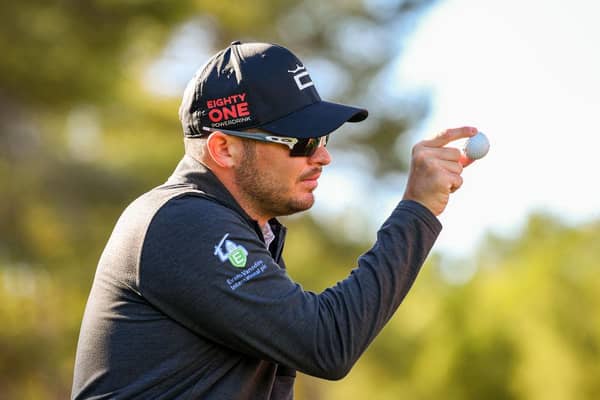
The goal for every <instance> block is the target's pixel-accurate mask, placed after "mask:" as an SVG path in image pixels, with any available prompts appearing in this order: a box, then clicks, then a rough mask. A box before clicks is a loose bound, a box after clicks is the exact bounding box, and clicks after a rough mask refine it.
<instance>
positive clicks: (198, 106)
mask: <svg viewBox="0 0 600 400" xmlns="http://www.w3.org/2000/svg"><path fill="white" fill-rule="evenodd" d="M366 117H367V111H366V110H364V109H360V108H355V107H350V106H346V105H342V104H335V103H330V102H325V101H322V100H321V99H320V97H319V95H318V93H317V91H316V88H315V86H314V84H313V82H312V80H311V78H310V75H309V74H308V72H307V70H306V68H305V67H304V65H303V64H302V62H301V61H300V60H299V59H298V58H296V56H294V55H293V54H292V53H291V52H290V51H289V50H287V49H285V48H283V47H280V46H277V45H271V44H264V43H244V44H242V43H240V42H234V43H232V44H231V45H230V46H229V47H227V48H226V49H224V50H222V51H221V52H219V53H217V54H216V55H215V56H213V57H212V58H211V59H210V60H209V61H208V62H207V64H205V65H204V67H202V68H201V69H200V70H199V71H198V73H197V74H196V76H195V77H194V78H193V79H192V81H191V82H190V84H189V85H188V87H187V89H186V91H185V93H184V98H183V102H182V105H181V108H180V118H181V121H182V124H183V131H184V136H185V139H184V141H185V146H186V154H185V156H184V158H183V159H182V161H181V162H180V163H179V165H178V166H177V168H176V170H175V172H174V173H173V175H172V176H171V177H170V178H169V180H168V181H167V182H166V183H165V184H164V185H162V186H159V187H157V188H155V189H153V190H151V191H150V192H148V193H146V194H144V195H143V196H141V197H140V198H138V199H137V200H135V201H134V202H133V203H132V204H131V205H130V206H129V207H128V208H127V209H126V210H125V212H124V213H123V215H122V216H121V217H120V219H119V221H118V222H117V225H116V227H115V229H114V231H113V233H112V235H111V237H110V239H109V241H108V244H107V246H106V248H105V250H104V252H103V254H102V256H101V259H100V262H99V265H98V269H97V272H96V276H95V279H94V283H93V286H92V290H91V293H90V297H89V300H88V304H87V306H86V310H85V314H84V318H83V322H82V327H81V333H80V338H79V343H78V348H77V355H76V361H75V373H74V382H73V393H72V397H73V398H75V399H84V398H93V399H108V398H110V399H130V398H140V399H175V398H178V399H179V398H181V399H291V398H292V396H293V383H294V377H295V375H296V370H299V371H302V372H304V373H306V374H310V375H314V376H317V377H322V378H325V379H340V378H342V377H343V376H344V375H346V374H347V373H348V371H349V370H350V368H351V367H352V365H353V364H354V363H355V361H356V360H357V359H358V358H359V356H360V355H361V354H362V353H363V351H364V350H365V349H366V348H367V346H368V345H369V343H371V341H372V340H373V339H374V338H375V336H376V335H377V334H378V332H379V331H380V330H381V329H382V327H383V326H384V324H385V323H386V322H387V321H388V320H389V319H390V318H391V317H392V315H393V313H394V311H395V310H396V308H397V307H398V306H399V304H400V302H401V301H402V299H403V298H404V296H405V295H406V293H407V292H408V290H409V288H410V287H411V285H412V283H413V281H414V280H415V278H416V276H417V273H418V271H419V269H420V267H421V265H422V263H423V262H424V260H425V258H426V256H427V254H428V252H429V250H430V249H431V247H432V245H433V243H434V241H435V239H436V237H437V235H438V234H439V232H440V229H441V225H440V223H439V221H438V220H437V218H436V216H437V215H439V214H440V213H441V212H442V211H443V210H444V208H445V207H446V204H447V202H448V198H449V195H450V193H451V192H453V191H454V190H456V189H458V188H459V187H460V186H461V184H462V179H461V177H460V174H461V172H462V168H463V166H464V165H466V164H468V161H467V160H465V159H464V158H463V157H462V156H461V154H460V152H459V151H458V150H456V149H453V148H445V147H443V146H444V145H446V144H447V143H449V142H450V141H452V140H455V139H458V138H462V137H469V136H472V135H473V134H475V133H476V130H475V129H474V128H459V129H451V130H448V131H446V132H444V133H443V134H440V135H438V136H437V137H436V138H434V139H432V140H428V141H423V142H421V143H419V144H417V145H416V146H415V147H414V149H413V156H412V163H411V169H410V173H409V179H408V183H407V187H406V190H405V194H404V198H403V200H402V201H401V202H400V203H399V205H398V206H397V208H396V209H395V210H394V212H393V213H392V215H391V216H390V217H389V218H388V220H387V221H386V222H385V223H384V224H383V226H382V227H381V229H380V231H379V233H378V238H377V242H376V243H375V245H374V246H373V248H372V249H371V250H370V251H368V252H367V253H365V254H364V255H363V256H362V257H360V258H359V259H358V267H357V268H356V269H354V271H352V273H351V274H350V276H348V278H347V279H345V280H344V281H342V282H339V283H338V284H337V285H335V286H334V287H331V288H329V289H327V290H325V291H324V292H323V293H320V294H316V293H312V292H307V291H303V289H302V288H301V287H300V286H299V285H298V284H296V283H294V282H293V281H292V280H291V278H290V277H289V276H288V275H287V273H286V271H285V265H284V262H283V259H282V258H281V253H282V249H283V243H284V238H285V228H284V227H283V226H282V225H281V224H280V223H279V222H278V221H277V220H276V219H275V217H277V216H282V215H289V214H293V213H296V212H299V211H303V210H307V209H309V208H310V207H311V206H312V205H313V202H314V196H313V191H314V190H315V188H316V187H317V184H318V179H319V176H320V174H321V171H322V169H323V167H324V166H326V165H328V164H329V163H330V161H331V158H330V155H329V153H328V151H327V149H326V147H325V145H326V144H327V140H328V135H329V134H330V133H331V132H333V131H334V130H335V129H337V128H338V127H339V126H341V125H342V124H343V123H344V122H347V121H350V122H358V121H361V120H363V119H365V118H366Z"/></svg>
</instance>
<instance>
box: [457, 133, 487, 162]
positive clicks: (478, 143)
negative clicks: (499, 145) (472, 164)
mask: <svg viewBox="0 0 600 400" xmlns="http://www.w3.org/2000/svg"><path fill="white" fill-rule="evenodd" d="M489 149H490V141H489V140H488V138H487V137H486V136H485V135H484V134H483V133H481V132H477V134H476V135H475V136H472V137H470V138H469V140H467V142H466V143H465V147H464V149H463V150H464V152H465V155H466V156H467V157H469V158H470V159H471V160H479V159H480V158H482V157H483V156H485V155H486V154H487V152H488V150H489Z"/></svg>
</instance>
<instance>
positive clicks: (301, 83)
mask: <svg viewBox="0 0 600 400" xmlns="http://www.w3.org/2000/svg"><path fill="white" fill-rule="evenodd" d="M288 72H289V73H290V74H294V81H295V82H296V86H298V89H299V90H304V89H306V88H307V87H311V86H314V83H313V81H312V79H311V78H310V75H308V71H307V70H306V68H305V67H304V65H298V64H296V69H293V70H291V71H290V70H288ZM302 78H304V79H302Z"/></svg>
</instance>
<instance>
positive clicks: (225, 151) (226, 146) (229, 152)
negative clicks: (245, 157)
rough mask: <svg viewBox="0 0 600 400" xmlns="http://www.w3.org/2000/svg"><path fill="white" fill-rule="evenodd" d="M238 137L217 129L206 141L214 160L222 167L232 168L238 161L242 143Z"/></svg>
mask: <svg viewBox="0 0 600 400" xmlns="http://www.w3.org/2000/svg"><path fill="white" fill-rule="evenodd" d="M235 139H236V138H234V137H232V136H229V135H225V134H224V133H222V132H219V131H216V132H213V133H211V134H210V136H209V137H208V139H207V141H206V147H207V148H208V153H209V155H210V157H211V158H212V159H213V161H214V162H215V163H216V164H217V165H218V166H220V167H222V168H231V167H232V166H234V165H235V164H236V162H237V159H238V158H239V157H238V153H239V152H240V150H241V149H240V147H241V143H239V141H237V140H235Z"/></svg>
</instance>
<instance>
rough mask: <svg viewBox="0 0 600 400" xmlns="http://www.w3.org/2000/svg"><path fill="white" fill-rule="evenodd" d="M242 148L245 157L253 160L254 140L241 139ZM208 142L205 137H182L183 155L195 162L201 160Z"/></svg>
mask: <svg viewBox="0 0 600 400" xmlns="http://www.w3.org/2000/svg"><path fill="white" fill-rule="evenodd" d="M241 139H242V140H241V141H242V146H243V149H244V150H243V151H244V156H245V157H250V159H251V160H254V157H255V152H256V142H255V141H254V140H250V139H245V138H241ZM207 140H208V137H207V136H203V137H195V138H190V137H184V138H183V146H184V149H185V154H187V155H188V156H190V157H192V158H195V159H196V160H201V159H202V158H203V157H204V155H205V153H206V151H207V150H206V141H207Z"/></svg>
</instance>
